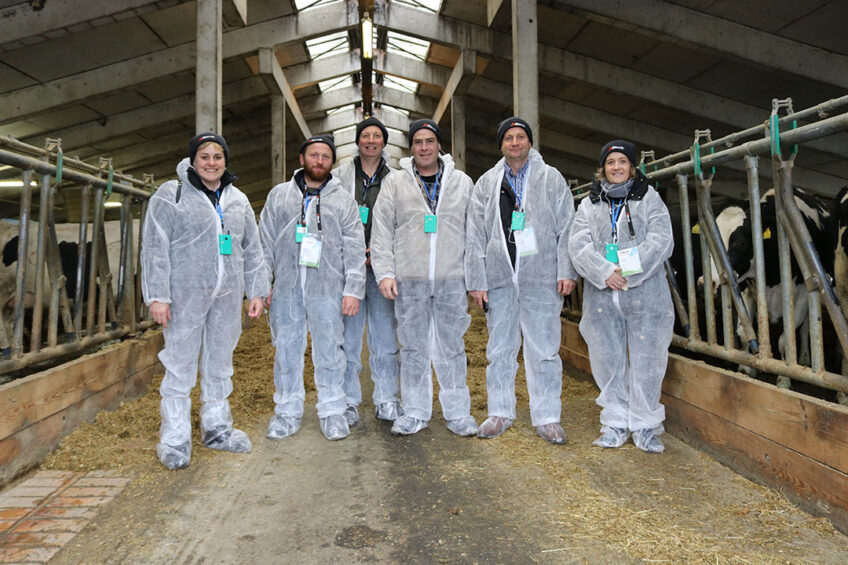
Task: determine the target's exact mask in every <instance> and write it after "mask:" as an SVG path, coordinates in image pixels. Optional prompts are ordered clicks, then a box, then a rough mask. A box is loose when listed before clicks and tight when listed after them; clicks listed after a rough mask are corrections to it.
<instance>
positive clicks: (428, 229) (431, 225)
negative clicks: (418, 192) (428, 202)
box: [424, 214, 436, 233]
mask: <svg viewBox="0 0 848 565" xmlns="http://www.w3.org/2000/svg"><path fill="white" fill-rule="evenodd" d="M424 233H436V215H435V214H427V215H426V216H424Z"/></svg>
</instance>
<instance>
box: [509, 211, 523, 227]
mask: <svg viewBox="0 0 848 565" xmlns="http://www.w3.org/2000/svg"><path fill="white" fill-rule="evenodd" d="M509 229H511V230H512V231H521V230H523V229H524V212H518V211H514V212H513V213H512V223H511V224H510V226H509Z"/></svg>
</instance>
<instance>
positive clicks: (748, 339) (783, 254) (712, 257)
mask: <svg viewBox="0 0 848 565" xmlns="http://www.w3.org/2000/svg"><path fill="white" fill-rule="evenodd" d="M846 106H848V96H845V97H842V98H838V99H834V100H829V101H827V102H824V103H822V104H819V105H817V106H815V107H813V108H808V109H806V110H803V111H801V112H792V109H791V100H790V99H787V100H773V102H772V114H771V116H770V119H769V120H767V121H766V122H765V123H764V124H762V125H760V126H755V127H752V128H748V129H746V130H743V131H740V132H736V133H733V134H731V135H728V136H725V137H723V138H721V139H716V140H710V139H709V132H708V131H707V130H698V131H696V132H695V138H694V142H693V145H692V147H690V148H688V149H687V150H685V151H681V152H678V153H675V154H673V155H668V156H666V157H663V158H661V159H652V160H648V159H646V158H645V157H646V155H645V154H644V153H643V159H642V161H643V162H642V164H641V168H642V170H643V172H645V171H646V170H647V169H653V170H652V171H650V172H646V173H645V174H646V176H647V177H648V179H649V181H651V182H652V183H653V184H655V185H656V184H657V183H658V182H659V181H664V180H671V179H673V180H674V181H675V183H676V185H677V189H678V192H679V204H680V221H681V226H680V227H681V230H680V231H681V233H682V239H683V240H682V241H676V242H675V245H681V244H682V246H683V256H684V262H685V267H684V268H685V286H686V288H685V293H684V292H681V290H680V289H679V288H678V285H677V284H676V281H675V277H674V273H673V271H672V269H671V266H670V264H667V265H666V271H667V278H668V279H669V286H670V289H671V293H672V298H673V301H674V306H675V311H676V313H677V319H678V323H679V327H680V328H682V334H683V335H681V334H680V333H675V335H674V337H673V341H672V343H673V345H675V346H677V347H680V348H684V349H686V350H688V351H692V352H695V353H698V354H703V355H707V356H710V357H713V358H717V359H721V360H724V361H728V362H731V363H735V364H739V365H743V366H746V367H751V368H753V369H756V370H759V371H764V372H768V373H772V374H776V375H778V385H783V386H788V383H789V380H788V379H796V380H799V381H803V382H806V383H810V384H814V385H817V386H821V387H824V388H827V389H831V390H834V391H837V392H839V393H841V394H840V395H839V396H840V399H844V398H845V393H848V375H845V374H839V373H838V372H836V369H835V367H834V366H831V367H830V369H834V370H828V367H826V366H825V358H824V357H825V356H824V346H823V343H824V341H823V336H824V331H823V326H822V324H823V318H822V312H821V306H822V303H823V304H824V306H825V308H826V311H827V314H828V317H827V319H828V320H829V321H830V324H831V326H832V327H831V328H828V329H830V330H832V332H831V335H835V336H836V339H837V340H838V343H839V347H840V348H841V352H842V355H843V359H848V323H846V319H845V313H844V312H843V310H842V309H841V308H840V305H839V303H838V300H837V298H836V294H835V293H834V289H833V287H832V285H831V281H830V278H829V277H828V275H827V273H825V270H824V268H823V267H822V262H821V260H820V257H819V255H818V253H817V250H816V248H815V246H814V245H813V241H812V238H811V236H810V233H809V231H808V230H807V227H806V224H805V222H804V219H803V216H802V214H801V212H800V210H799V209H798V207H797V205H796V202H795V198H794V192H793V185H792V171H793V167H794V160H795V156H796V150H793V151H791V152H787V151H781V149H780V145H781V144H783V145H784V147H787V146H789V145H796V146H797V145H798V144H801V143H805V142H809V141H812V140H816V139H819V138H823V137H826V136H829V135H832V134H834V133H837V132H841V131H845V130H848V112H846V111H845V110H844V108H845V107H846ZM837 109H843V110H842V112H843V113H840V114H836V115H832V116H830V117H828V116H827V113H833V112H834V111H835V110H837ZM781 110H786V111H787V113H786V115H783V116H780V115H779V114H780V111H781ZM811 118H820V119H818V120H817V121H814V122H812V123H809V124H806V125H803V126H797V121H798V120H801V119H807V120H809V119H811ZM784 127H791V128H792V129H786V130H785V131H783V130H782V129H781V128H784ZM752 137H753V139H750V140H749V141H744V140H746V139H749V138H752ZM704 138H706V142H705V143H701V142H702V141H704ZM707 151H710V152H709V153H707ZM648 155H650V153H649V154H648ZM760 155H766V156H769V157H770V160H771V168H772V180H773V182H774V189H775V206H776V216H777V234H776V237H777V241H778V253H779V257H780V265H779V267H780V280H781V291H782V297H781V298H782V307H783V312H782V314H783V315H782V320H783V334H784V337H783V341H784V343H785V347H784V350H783V351H784V354H783V356H782V357H783V358H775V357H774V356H773V354H772V347H771V336H770V335H769V314H768V304H767V297H766V285H765V280H766V276H765V273H766V268H765V258H764V250H763V237H762V234H763V223H762V215H761V209H760V201H761V193H760V184H759V181H760V175H759V158H758V156H760ZM740 160H741V161H744V164H745V170H746V177H747V188H748V190H747V195H746V196H747V199H748V201H749V204H750V206H749V208H750V210H749V212H748V213H749V217H750V222H751V232H752V238H751V239H752V243H753V263H754V273H755V274H754V279H755V281H756V282H755V283H754V285H753V294H754V298H752V299H749V300H748V301H747V304H746V300H744V297H743V294H742V292H741V290H740V286H739V283H738V281H737V278H736V273H734V272H733V269H732V267H731V264H730V260H729V258H728V254H727V250H726V249H725V246H724V243H723V241H722V238H721V236H720V234H719V229H718V226H717V225H716V221H715V217H714V215H713V210H712V194H711V187H712V180H713V172H708V171H709V170H711V169H712V171H714V167H715V166H716V165H721V164H726V163H730V162H732V161H740ZM690 179H691V180H692V181H693V182H694V184H695V195H696V208H697V218H698V225H699V227H700V234H701V237H700V238H699V239H700V248H701V259H702V261H701V270H702V272H703V286H702V287H701V286H700V285H699V284H698V283H696V279H695V250H694V248H693V242H692V227H693V226H692V225H691V221H690V218H691V217H692V216H691V208H690V188H689V185H690ZM590 187H591V183H584V184H579V185H577V186H573V188H572V192H573V194H574V197H575V199H580V198H583V197H585V196H587V195H588V192H589V189H590ZM834 249H835V242H834ZM827 252H829V253H832V252H833V249H829V250H827ZM793 259H794V260H795V261H796V263H797V264H798V267H799V268H800V270H801V273H802V277H803V281H804V285H805V291H806V294H807V299H808V304H809V309H808V315H809V321H808V323H809V329H810V332H809V335H810V362H809V364H801V363H799V360H798V355H797V344H796V338H795V320H794V298H795V297H794V293H793V290H794V288H795V283H794V282H793V280H792V270H791V262H792V260H793ZM713 263H714V264H715V268H716V270H717V272H718V279H719V280H718V281H717V282H718V283H719V285H720V298H719V308H718V312H716V304H715V297H714V295H713V293H712V292H711V291H710V289H711V288H712V280H711V279H712V275H711V271H712V265H713ZM838 282H839V283H840V284H848V281H838ZM572 304H574V305H575V306H574V307H573V308H570V309H568V310H566V311H565V315H566V316H567V317H570V318H572V319H578V318H579V316H580V311H579V304H580V301H579V300H575V301H574V302H572ZM748 305H751V306H754V305H756V318H752V316H751V315H750V313H749V310H748ZM699 306H700V308H699ZM843 306H848V305H843ZM717 316H718V318H719V319H720V320H721V330H722V334H721V342H719V335H718V327H717V322H716V318H717ZM702 330H703V331H704V332H705V333H706V338H704V337H702V335H701V334H702ZM844 366H845V365H844V364H843V367H844ZM842 371H843V372H844V369H842Z"/></svg>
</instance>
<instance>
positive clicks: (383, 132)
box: [333, 117, 402, 426]
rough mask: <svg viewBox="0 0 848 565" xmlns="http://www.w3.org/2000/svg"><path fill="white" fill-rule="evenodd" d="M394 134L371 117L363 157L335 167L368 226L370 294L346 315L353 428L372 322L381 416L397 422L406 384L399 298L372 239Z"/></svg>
mask: <svg viewBox="0 0 848 565" xmlns="http://www.w3.org/2000/svg"><path fill="white" fill-rule="evenodd" d="M388 140H389V132H388V130H387V129H386V126H384V125H383V123H382V122H381V121H380V120H378V119H377V118H374V117H370V118H366V119H364V120H362V121H361V122H359V125H357V126H356V146H357V156H356V157H354V158H353V159H350V160H348V161H347V162H346V163H345V164H344V165H342V166H341V167H338V168H337V169H335V170H334V171H333V176H335V177H337V178H338V179H339V181H340V182H341V183H342V187H343V188H344V189H346V190H349V191H350V193H351V195H353V197H354V199H355V200H356V204H357V206H358V209H359V216H360V220H361V221H362V227H363V228H364V229H365V254H366V259H365V297H364V298H363V299H362V303H361V304H360V307H359V313H358V314H357V315H356V316H346V317H345V319H344V324H345V341H344V352H345V357H346V358H347V369H346V370H345V385H344V388H345V403H346V404H347V408H346V410H345V415H346V416H347V419H348V424H349V425H350V426H355V425H356V424H357V422H359V408H358V406H359V403H360V402H362V387H361V385H360V383H359V372H360V371H361V370H362V334H363V332H364V330H365V325H366V321H367V324H368V350H369V352H370V356H369V358H368V367H369V369H370V373H371V380H372V382H373V383H374V392H373V394H372V395H371V398H372V400H373V401H374V407H375V412H376V416H377V418H378V419H380V420H388V421H394V420H396V419H397V417H398V416H399V415H401V413H402V411H401V407H400V388H399V383H398V376H399V375H398V370H399V369H398V343H397V324H396V323H395V308H394V302H392V301H391V300H389V299H387V298H386V297H384V296H383V295H382V294H380V290H379V288H378V287H377V280H376V279H375V278H374V270H373V269H372V268H371V259H370V257H369V256H368V254H369V252H370V249H369V247H370V242H371V226H372V224H373V218H374V204H375V203H376V201H377V197H378V196H379V195H380V189H381V187H382V184H383V179H384V178H385V177H386V175H388V174H389V173H390V172H391V171H392V169H390V168H389V165H388V159H387V155H386V154H385V153H384V149H385V147H386V143H387V142H388Z"/></svg>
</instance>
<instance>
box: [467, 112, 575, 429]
mask: <svg viewBox="0 0 848 565" xmlns="http://www.w3.org/2000/svg"><path fill="white" fill-rule="evenodd" d="M498 145H499V146H500V148H501V153H503V156H504V157H503V159H501V160H500V161H498V162H497V164H496V165H495V166H494V167H492V168H491V169H490V170H489V171H488V172H486V173H485V174H484V175H483V176H482V177H480V180H478V181H477V184H476V186H475V187H474V192H473V193H472V195H471V201H470V203H469V204H468V217H467V219H466V232H465V233H466V236H465V281H466V285H467V287H468V291H469V292H468V293H469V295H470V296H471V297H472V298H473V300H474V302H475V303H476V304H477V305H478V306H479V307H480V308H482V309H484V310H487V312H488V313H487V316H486V320H487V323H488V327H489V343H488V345H487V348H486V355H487V356H488V358H489V366H488V367H487V368H486V390H487V395H488V403H489V417H488V418H487V419H486V421H484V422H483V423H482V424H481V425H480V432H479V433H478V437H481V438H493V437H497V436H499V435H500V434H502V433H503V432H505V431H506V430H507V429H508V428H509V427H510V426H511V425H512V423H513V421H514V420H515V374H516V371H517V370H518V362H517V360H516V357H517V356H518V349H519V347H521V342H522V337H523V338H524V369H525V375H526V379H527V392H528V394H529V396H530V419H531V420H532V422H533V425H534V426H536V431H537V433H538V434H539V436H541V437H542V438H543V439H545V440H546V441H549V442H551V443H554V444H562V443H565V432H564V431H563V429H562V427H561V426H560V424H559V422H560V411H561V402H560V396H561V393H562V361H561V360H560V357H559V348H560V327H561V322H560V311H561V310H562V296H563V295H566V294H570V293H571V291H572V290H574V287H575V285H576V278H577V273H576V272H575V271H574V268H573V267H572V266H571V260H570V259H569V256H568V230H569V227H570V225H571V221H572V219H573V218H574V202H573V200H572V198H571V191H570V190H569V189H568V186H567V184H566V182H565V179H564V178H563V177H562V175H561V174H560V173H559V171H557V170H556V169H555V168H553V167H551V166H549V165H546V164H545V162H544V161H543V160H542V156H541V155H540V154H539V152H538V151H536V150H535V149H533V132H532V130H531V129H530V125H529V124H528V123H527V122H526V121H524V120H522V119H521V118H518V117H513V118H508V119H506V120H504V121H503V122H501V123H500V125H499V126H498Z"/></svg>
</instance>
